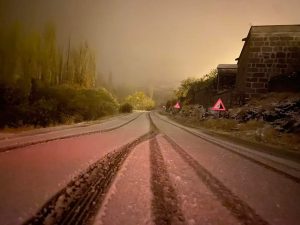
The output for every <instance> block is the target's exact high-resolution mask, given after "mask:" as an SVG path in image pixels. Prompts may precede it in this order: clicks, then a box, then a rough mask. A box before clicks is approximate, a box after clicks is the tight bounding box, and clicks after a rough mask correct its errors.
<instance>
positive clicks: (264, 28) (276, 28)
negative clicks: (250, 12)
mask: <svg viewBox="0 0 300 225" xmlns="http://www.w3.org/2000/svg"><path fill="white" fill-rule="evenodd" d="M295 31H297V32H300V24H292V25H261V26H251V28H250V30H249V32H248V35H247V37H246V38H243V39H242V41H245V43H244V46H243V48H242V51H241V53H240V56H239V57H238V58H236V59H235V60H236V61H238V60H239V58H240V57H241V55H242V53H243V50H244V48H245V46H246V45H247V44H248V40H249V37H250V35H251V34H252V33H278V32H295Z"/></svg>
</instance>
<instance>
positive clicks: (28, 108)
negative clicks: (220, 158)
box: [0, 24, 118, 127]
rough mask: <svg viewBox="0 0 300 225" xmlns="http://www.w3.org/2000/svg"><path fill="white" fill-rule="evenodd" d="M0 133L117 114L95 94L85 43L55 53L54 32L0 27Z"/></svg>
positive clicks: (101, 93)
mask: <svg viewBox="0 0 300 225" xmlns="http://www.w3.org/2000/svg"><path fill="white" fill-rule="evenodd" d="M0 31H1V32H0V127H4V126H12V127H17V126H22V125H27V124H32V125H37V126H47V125H49V124H56V123H65V122H73V121H74V122H79V121H82V120H90V119H97V118H99V117H101V116H104V115H108V114H113V113H115V112H117V110H118V103H117V101H116V99H115V98H114V97H113V96H112V95H111V94H110V93H109V92H108V91H107V90H105V89H103V88H100V89H95V79H96V63H95V56H94V54H93V53H92V51H91V49H90V48H89V47H88V44H87V43H83V44H81V45H79V46H76V47H71V46H70V43H69V44H67V46H63V47H58V44H57V41H56V32H55V28H54V26H52V25H47V26H45V29H44V31H43V32H41V33H39V32H26V31H25V30H24V29H22V27H21V26H20V25H19V24H15V25H13V26H9V27H8V26H6V27H4V26H3V25H0Z"/></svg>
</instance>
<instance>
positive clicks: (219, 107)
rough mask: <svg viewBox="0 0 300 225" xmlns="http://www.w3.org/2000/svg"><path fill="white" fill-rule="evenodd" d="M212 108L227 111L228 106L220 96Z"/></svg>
mask: <svg viewBox="0 0 300 225" xmlns="http://www.w3.org/2000/svg"><path fill="white" fill-rule="evenodd" d="M211 110H214V111H225V110H226V108H225V106H224V104H223V102H222V100H221V99H220V98H219V99H218V101H217V102H216V104H215V105H214V107H212V108H211Z"/></svg>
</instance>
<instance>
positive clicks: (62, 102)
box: [0, 81, 119, 127]
mask: <svg viewBox="0 0 300 225" xmlns="http://www.w3.org/2000/svg"><path fill="white" fill-rule="evenodd" d="M0 94H1V96H0V106H1V112H0V126H1V127H3V126H5V125H7V126H11V127H18V126H21V125H24V124H28V125H29V124H32V125H35V126H48V125H50V124H58V123H64V122H66V121H68V122H71V121H74V122H80V121H82V120H95V119H98V118H100V117H102V116H106V115H111V114H114V113H116V112H117V111H118V108H119V105H118V103H117V101H116V99H115V98H114V97H113V96H112V95H111V94H110V93H109V92H107V91H106V90H105V89H97V90H93V89H83V88H74V87H70V86H53V87H48V86H46V85H43V84H41V83H38V82H34V81H33V82H32V89H31V92H30V94H29V95H24V93H23V94H22V92H20V89H18V88H13V87H6V86H5V85H3V84H2V85H0Z"/></svg>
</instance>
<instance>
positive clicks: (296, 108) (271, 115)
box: [229, 97, 300, 133]
mask: <svg viewBox="0 0 300 225" xmlns="http://www.w3.org/2000/svg"><path fill="white" fill-rule="evenodd" d="M229 117H230V118H231V119H235V120H238V121H239V122H247V121H249V120H261V121H265V122H268V123H270V124H271V125H272V126H273V127H274V128H275V129H276V130H279V131H282V132H293V133H300V97H294V98H288V99H285V100H283V101H279V102H270V103H269V104H266V105H252V104H246V105H245V106H243V107H241V108H235V109H232V110H230V111H229Z"/></svg>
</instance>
